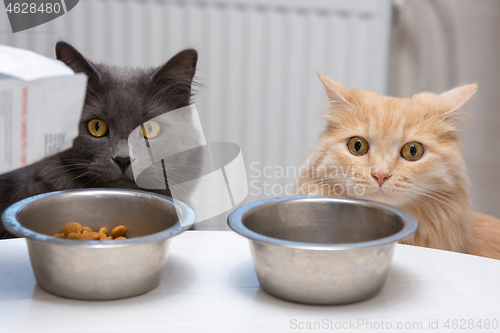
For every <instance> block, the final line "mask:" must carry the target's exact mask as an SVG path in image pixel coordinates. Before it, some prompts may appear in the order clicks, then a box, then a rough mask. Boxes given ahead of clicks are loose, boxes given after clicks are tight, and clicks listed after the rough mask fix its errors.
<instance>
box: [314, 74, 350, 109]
mask: <svg viewBox="0 0 500 333" xmlns="http://www.w3.org/2000/svg"><path fill="white" fill-rule="evenodd" d="M316 74H318V77H319V79H320V80H321V82H323V85H324V86H325V90H326V94H327V96H328V99H329V100H330V103H331V104H332V105H333V106H334V107H345V106H347V105H349V104H350V103H349V101H348V100H349V99H348V98H349V91H350V89H349V88H347V87H345V86H343V85H342V84H340V83H338V82H337V81H334V80H332V79H330V78H329V77H327V76H324V75H322V74H320V73H316Z"/></svg>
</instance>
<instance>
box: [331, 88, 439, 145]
mask: <svg viewBox="0 0 500 333" xmlns="http://www.w3.org/2000/svg"><path fill="white" fill-rule="evenodd" d="M349 103H350V106H349V107H348V108H347V109H346V110H344V112H337V113H334V115H333V117H332V118H333V119H331V120H333V121H334V122H335V123H336V127H337V128H341V129H342V130H343V132H344V131H345V132H344V133H343V134H344V135H363V136H366V137H369V138H371V139H372V140H377V141H404V140H411V139H416V138H429V139H430V138H432V137H435V136H436V135H440V132H443V131H446V130H447V128H446V126H445V125H444V124H443V123H442V121H441V120H440V117H438V115H439V114H442V112H443V108H444V107H445V106H444V105H442V103H441V102H440V100H439V98H437V96H436V95H434V94H427V95H426V94H420V95H415V96H413V97H412V98H395V97H389V96H383V95H378V94H377V93H374V92H365V91H361V90H355V91H352V95H351V99H350V100H349ZM355 132H356V133H358V134H355Z"/></svg>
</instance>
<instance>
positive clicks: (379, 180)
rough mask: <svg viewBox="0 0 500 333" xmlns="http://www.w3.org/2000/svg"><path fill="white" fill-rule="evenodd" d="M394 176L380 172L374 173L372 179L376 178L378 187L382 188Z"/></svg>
mask: <svg viewBox="0 0 500 333" xmlns="http://www.w3.org/2000/svg"><path fill="white" fill-rule="evenodd" d="M391 176H392V175H389V174H388V173H386V172H378V173H372V177H373V178H375V180H376V181H377V183H378V186H380V187H382V185H384V183H385V181H386V180H387V179H389V178H390V177H391Z"/></svg>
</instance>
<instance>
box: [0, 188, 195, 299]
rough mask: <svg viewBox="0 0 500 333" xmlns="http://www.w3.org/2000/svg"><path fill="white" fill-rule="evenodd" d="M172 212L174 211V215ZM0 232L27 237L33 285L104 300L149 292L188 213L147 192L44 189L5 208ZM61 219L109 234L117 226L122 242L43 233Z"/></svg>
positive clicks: (186, 224) (191, 218)
mask: <svg viewBox="0 0 500 333" xmlns="http://www.w3.org/2000/svg"><path fill="white" fill-rule="evenodd" d="M176 208H177V210H176ZM2 220H3V223H4V225H5V228H6V229H7V230H9V231H10V232H11V233H13V234H14V235H16V236H20V237H26V243H27V245H28V251H29V256H30V260H31V266H32V268H33V272H34V274H35V278H36V281H37V282H38V284H39V285H40V287H42V288H43V289H44V290H46V291H48V292H50V293H52V294H55V295H59V296H63V297H69V298H76V299H86V300H109V299H118V298H125V297H130V296H135V295H139V294H142V293H145V292H147V291H149V290H151V289H153V288H155V287H156V286H157V285H158V284H159V282H160V278H161V274H162V272H163V269H164V267H165V263H166V255H167V251H168V246H169V243H170V240H171V239H172V237H173V236H175V235H178V234H180V233H181V232H183V231H185V230H187V229H189V228H190V227H191V225H192V223H193V221H194V213H193V211H192V210H191V209H190V208H189V207H188V206H186V205H184V204H182V203H179V202H176V203H175V206H174V203H173V201H172V199H171V198H168V197H165V196H162V195H157V194H154V193H150V192H143V191H135V190H121V189H85V190H70V191H61V192H51V193H46V194H41V195H37V196H34V197H31V198H28V199H25V200H22V201H20V202H18V203H15V204H14V205H12V206H10V207H9V208H8V209H7V210H5V211H4V213H3V215H2ZM68 222H79V223H81V224H82V225H84V226H89V227H90V228H91V229H92V230H96V229H99V228H100V227H106V228H108V230H110V231H111V229H113V228H114V227H116V226H118V225H120V224H122V225H124V226H125V227H126V228H127V234H126V236H127V237H128V239H127V240H121V241H115V240H113V241H111V240H110V241H103V242H101V241H74V240H69V239H61V238H54V237H51V236H49V235H53V234H55V233H60V232H62V229H63V227H64V225H65V224H66V223H68Z"/></svg>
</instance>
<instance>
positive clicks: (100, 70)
mask: <svg viewBox="0 0 500 333" xmlns="http://www.w3.org/2000/svg"><path fill="white" fill-rule="evenodd" d="M56 56H57V59H59V60H61V61H63V62H64V63H65V64H66V65H68V66H69V67H71V68H72V69H73V70H74V71H75V72H77V73H80V72H81V73H85V74H86V75H87V76H88V85H87V95H86V98H85V104H84V108H83V111H82V117H81V119H80V125H79V136H78V138H77V139H76V140H75V141H74V143H73V147H72V148H71V149H69V150H66V151H64V152H62V153H60V154H58V155H55V156H53V157H50V158H47V159H45V160H43V161H41V162H39V163H36V164H33V165H31V166H28V167H26V168H23V169H20V170H16V171H14V172H11V173H8V174H5V175H1V176H0V213H1V212H3V211H4V210H5V209H6V208H7V207H8V206H9V205H11V204H12V203H14V202H16V201H19V200H21V199H24V198H26V197H29V196H32V195H36V194H41V193H46V192H51V191H58V190H67V189H77V188H86V187H93V188H97V187H101V188H102V187H107V188H127V189H141V188H139V187H138V186H137V185H136V184H135V182H134V177H133V174H132V170H131V167H130V157H129V153H128V143H127V139H128V135H129V134H130V133H131V132H132V130H133V129H134V128H136V127H138V126H140V125H141V124H142V123H144V122H145V121H148V120H149V119H151V118H154V117H156V116H159V115H161V114H164V113H165V112H168V111H171V110H175V109H178V108H181V107H184V106H187V105H189V104H190V100H191V97H192V89H191V86H192V83H193V77H194V75H195V72H196V63H197V59H198V55H197V52H196V51H195V50H193V49H187V50H183V51H181V52H179V53H178V54H176V55H175V56H173V57H172V58H171V59H170V60H169V61H168V62H167V63H165V64H164V65H163V66H161V67H159V68H150V69H136V68H125V67H113V66H107V65H103V64H94V63H92V62H90V61H88V60H87V59H85V58H84V57H83V56H82V55H81V54H80V53H79V52H78V51H77V50H76V49H75V48H73V47H72V46H71V45H69V44H68V43H65V42H59V43H57V45H56ZM96 118H97V119H100V120H102V121H104V122H105V123H106V124H107V126H108V133H107V134H106V135H104V136H102V137H94V136H92V135H91V134H90V133H89V131H88V128H87V124H88V122H89V121H90V120H92V119H96ZM152 192H156V193H161V194H165V195H168V196H170V191H169V189H167V190H155V191H152ZM11 236H12V235H10V234H9V233H7V232H6V231H5V230H4V229H3V226H2V225H1V224H0V238H9V237H11Z"/></svg>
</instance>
